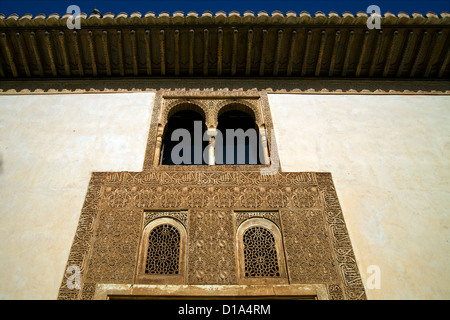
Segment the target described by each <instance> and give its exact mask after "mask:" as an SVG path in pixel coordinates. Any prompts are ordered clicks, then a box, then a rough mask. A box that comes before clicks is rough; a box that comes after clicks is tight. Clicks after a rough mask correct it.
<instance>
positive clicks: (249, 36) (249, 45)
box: [245, 29, 253, 76]
mask: <svg viewBox="0 0 450 320" xmlns="http://www.w3.org/2000/svg"><path fill="white" fill-rule="evenodd" d="M252 44H253V29H248V32H247V58H246V59H245V75H246V76H249V75H250V72H251V69H252Z"/></svg>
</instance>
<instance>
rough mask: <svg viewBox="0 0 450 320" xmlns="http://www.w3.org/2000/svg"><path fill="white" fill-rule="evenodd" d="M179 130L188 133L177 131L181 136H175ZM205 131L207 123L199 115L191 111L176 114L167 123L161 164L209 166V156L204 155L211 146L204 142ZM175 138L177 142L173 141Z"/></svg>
mask: <svg viewBox="0 0 450 320" xmlns="http://www.w3.org/2000/svg"><path fill="white" fill-rule="evenodd" d="M177 129H184V130H186V131H177V133H179V134H177V133H175V135H174V132H175V131H176V130H177ZM205 131H206V125H205V121H204V119H203V117H202V116H201V115H200V114H199V113H197V112H195V111H191V110H183V111H179V112H177V113H175V114H174V115H173V116H171V117H170V119H169V121H168V123H167V129H166V133H165V135H164V139H163V142H162V146H161V148H162V150H161V164H163V165H192V164H200V165H205V164H207V161H208V156H207V154H206V156H204V155H203V153H204V150H205V148H206V147H207V146H208V144H209V142H208V141H203V135H204V133H205ZM173 135H174V136H173ZM180 135H182V136H180ZM172 136H173V137H172ZM173 138H175V141H172V140H173ZM184 139H186V141H184ZM182 145H187V147H185V148H184V147H181V146H182ZM180 161H181V163H180Z"/></svg>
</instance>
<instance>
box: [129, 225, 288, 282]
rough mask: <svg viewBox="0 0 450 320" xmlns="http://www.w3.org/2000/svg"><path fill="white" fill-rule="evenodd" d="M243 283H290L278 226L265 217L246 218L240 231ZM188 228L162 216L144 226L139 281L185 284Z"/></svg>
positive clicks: (240, 265)
mask: <svg viewBox="0 0 450 320" xmlns="http://www.w3.org/2000/svg"><path fill="white" fill-rule="evenodd" d="M237 242H238V253H237V254H238V260H237V261H238V274H239V282H240V283H259V282H260V281H261V280H263V281H264V282H265V283H267V282H272V283H284V282H287V277H286V267H285V261H284V250H283V247H282V239H281V234H280V231H279V229H278V227H277V226H276V225H275V224H274V223H273V222H271V221H269V220H267V219H263V218H251V219H248V220H246V221H244V222H243V223H242V224H241V225H240V226H239V228H238V230H237ZM186 246H187V241H186V230H185V229H184V226H183V225H182V224H181V223H180V222H178V221H177V220H176V219H173V218H159V219H156V220H154V221H152V222H150V223H149V224H148V225H147V226H146V227H145V229H144V233H143V238H142V245H141V254H140V261H139V267H138V269H139V272H138V275H137V280H138V282H140V283H171V284H174V283H184V282H185V269H186V252H187V248H186Z"/></svg>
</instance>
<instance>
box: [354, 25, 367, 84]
mask: <svg viewBox="0 0 450 320" xmlns="http://www.w3.org/2000/svg"><path fill="white" fill-rule="evenodd" d="M368 40H369V31H368V30H366V31H364V40H363V45H362V48H361V53H360V55H359V60H358V64H357V65H356V72H355V76H357V77H359V76H360V75H361V68H362V64H363V61H364V59H365V57H366V51H367V42H368Z"/></svg>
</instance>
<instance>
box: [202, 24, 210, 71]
mask: <svg viewBox="0 0 450 320" xmlns="http://www.w3.org/2000/svg"><path fill="white" fill-rule="evenodd" d="M208 50H209V30H208V29H205V30H203V75H204V76H207V75H208Z"/></svg>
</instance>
